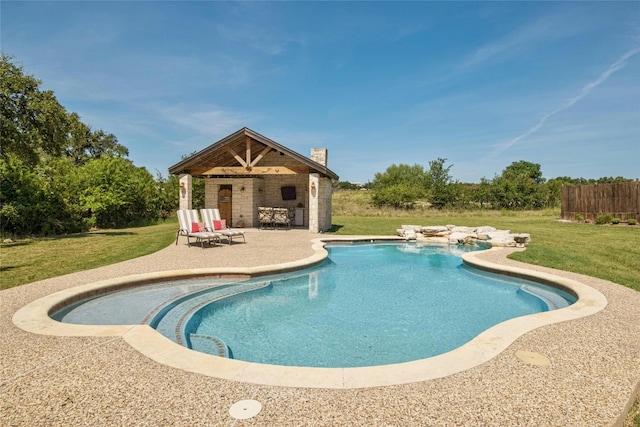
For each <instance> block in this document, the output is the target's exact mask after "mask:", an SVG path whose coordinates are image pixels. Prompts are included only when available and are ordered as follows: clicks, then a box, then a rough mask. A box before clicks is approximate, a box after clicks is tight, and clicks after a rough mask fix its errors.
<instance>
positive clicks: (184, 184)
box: [178, 174, 193, 210]
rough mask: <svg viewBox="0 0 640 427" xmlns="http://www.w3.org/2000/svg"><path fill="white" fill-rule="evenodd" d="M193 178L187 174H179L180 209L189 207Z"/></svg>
mask: <svg viewBox="0 0 640 427" xmlns="http://www.w3.org/2000/svg"><path fill="white" fill-rule="evenodd" d="M192 181H193V178H192V177H191V175H189V174H182V175H180V187H179V188H178V191H179V192H180V210H183V209H191V200H192V194H193V186H192Z"/></svg>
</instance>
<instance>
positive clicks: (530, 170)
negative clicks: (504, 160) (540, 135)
mask: <svg viewBox="0 0 640 427" xmlns="http://www.w3.org/2000/svg"><path fill="white" fill-rule="evenodd" d="M502 178H503V179H509V180H514V181H517V180H521V181H522V180H525V181H526V180H531V182H532V183H533V184H544V182H545V179H544V178H543V177H542V170H541V169H540V165H539V164H537V163H531V162H527V161H525V160H519V161H517V162H513V163H511V164H510V165H509V166H507V167H506V168H505V169H504V170H503V171H502Z"/></svg>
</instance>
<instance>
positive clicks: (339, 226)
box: [327, 224, 344, 233]
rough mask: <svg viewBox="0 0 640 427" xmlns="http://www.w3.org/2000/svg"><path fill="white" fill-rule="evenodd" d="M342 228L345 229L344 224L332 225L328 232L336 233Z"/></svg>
mask: <svg viewBox="0 0 640 427" xmlns="http://www.w3.org/2000/svg"><path fill="white" fill-rule="evenodd" d="M342 227H344V225H342V224H331V228H330V229H328V230H327V233H336V232H337V231H338V230H340V229H341V228H342Z"/></svg>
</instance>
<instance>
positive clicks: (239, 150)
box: [169, 127, 338, 233]
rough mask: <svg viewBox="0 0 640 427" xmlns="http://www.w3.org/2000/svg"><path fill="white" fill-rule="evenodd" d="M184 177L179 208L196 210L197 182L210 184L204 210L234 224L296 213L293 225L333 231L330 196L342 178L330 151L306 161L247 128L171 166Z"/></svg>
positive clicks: (250, 224) (314, 152)
mask: <svg viewBox="0 0 640 427" xmlns="http://www.w3.org/2000/svg"><path fill="white" fill-rule="evenodd" d="M169 173H170V174H173V175H178V176H179V177H180V209H191V208H192V194H193V187H192V179H193V177H198V178H204V180H205V206H204V207H205V208H217V209H219V210H220V216H221V217H222V219H225V220H226V221H227V223H228V224H230V225H234V226H247V227H257V226H258V225H259V223H258V208H259V207H263V206H264V207H285V208H290V209H291V210H292V211H294V210H295V217H294V219H293V226H296V227H305V228H308V229H309V231H310V232H312V233H317V232H320V231H325V230H328V229H330V228H331V196H332V189H333V182H334V181H337V180H338V175H336V174H335V173H334V172H332V171H331V170H329V169H328V168H327V150H326V149H325V148H312V149H311V158H307V157H305V156H303V155H301V154H299V153H297V152H295V151H293V150H291V149H289V148H287V147H285V146H283V145H280V144H278V143H277V142H275V141H273V140H271V139H269V138H267V137H265V136H263V135H260V134H259V133H257V132H254V131H252V130H251V129H248V128H246V127H245V128H242V129H240V130H238V131H237V132H234V133H232V134H231V135H229V136H226V137H224V138H222V139H221V140H220V141H218V142H216V143H214V144H212V145H210V146H208V147H207V148H205V149H203V150H201V151H199V152H197V153H195V154H193V155H192V156H190V157H188V158H186V159H184V160H182V161H180V162H179V163H176V164H175V165H173V166H171V167H170V168H169Z"/></svg>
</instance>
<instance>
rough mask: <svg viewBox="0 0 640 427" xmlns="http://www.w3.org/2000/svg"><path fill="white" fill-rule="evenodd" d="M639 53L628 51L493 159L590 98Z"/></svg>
mask: <svg viewBox="0 0 640 427" xmlns="http://www.w3.org/2000/svg"><path fill="white" fill-rule="evenodd" d="M638 53H640V46H636V47H634V48H633V49H631V50H629V51H627V52H626V53H625V54H624V55H622V56H621V57H620V59H618V60H617V61H616V62H614V63H613V64H611V65H610V66H609V68H607V70H605V71H604V72H603V73H602V74H600V76H599V77H598V78H597V79H596V80H594V81H592V82H590V83H588V84H587V85H585V86H584V87H583V88H582V90H581V91H580V93H579V94H578V95H576V96H574V97H573V98H571V99H569V100H568V101H567V102H566V103H565V104H563V105H561V106H560V107H558V108H556V109H555V110H553V111H551V112H550V113H547V114H545V115H544V116H543V117H542V118H541V119H540V120H539V121H538V123H536V125H535V126H533V127H531V128H530V129H528V130H527V131H526V132H524V133H522V134H520V135H518V136H517V137H515V138H513V139H511V140H509V141H507V142H505V143H504V144H502V146H500V147H499V148H498V149H497V150H496V151H495V152H494V153H493V154H492V157H494V156H497V155H498V154H500V153H502V152H504V151H505V150H508V149H509V148H511V147H513V146H514V145H516V144H517V143H519V142H520V141H522V140H523V139H526V138H528V137H530V136H531V135H533V134H534V133H536V132H537V131H539V130H540V128H542V127H543V126H544V124H545V123H546V122H547V120H549V119H550V118H551V117H553V116H555V115H556V114H558V113H560V112H562V111H564V110H566V109H568V108H570V107H572V106H573V105H575V104H576V103H577V102H578V101H580V100H581V99H583V98H585V97H586V96H588V95H589V94H590V93H591V91H592V90H593V89H595V88H596V87H598V86H600V85H601V84H602V83H604V82H605V81H607V79H608V78H609V77H610V76H611V75H612V74H613V73H615V72H616V71H620V70H621V69H623V68H624V67H625V66H626V65H627V60H629V59H630V58H631V57H633V56H635V55H637V54H638Z"/></svg>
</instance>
